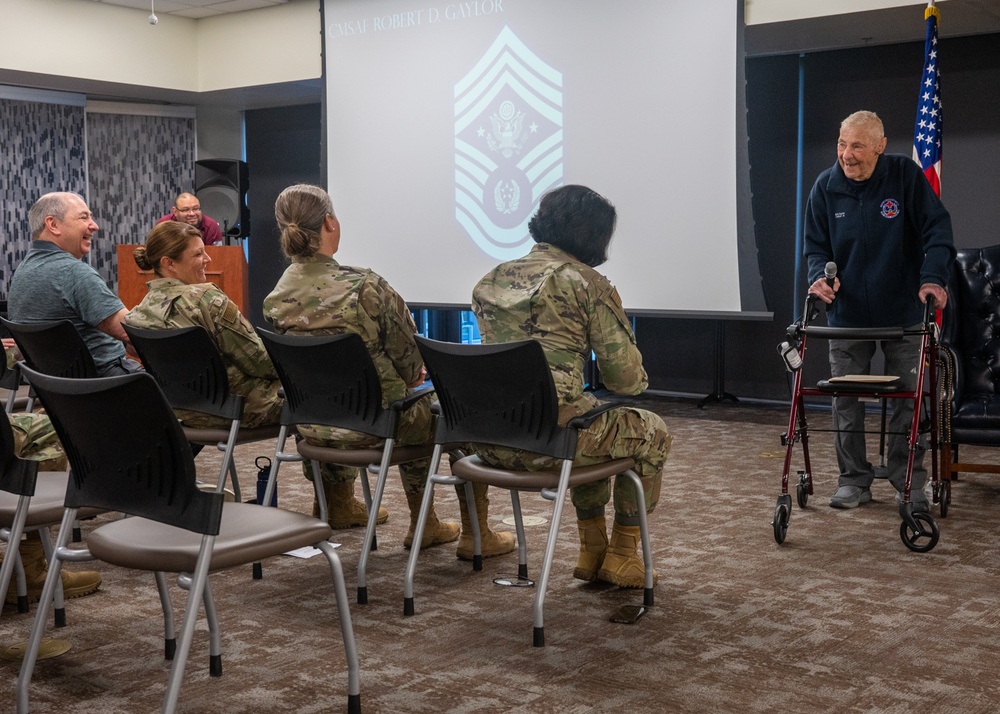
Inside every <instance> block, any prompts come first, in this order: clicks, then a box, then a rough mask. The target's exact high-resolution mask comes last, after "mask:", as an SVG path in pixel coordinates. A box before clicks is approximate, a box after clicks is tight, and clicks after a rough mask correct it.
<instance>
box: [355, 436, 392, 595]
mask: <svg viewBox="0 0 1000 714" xmlns="http://www.w3.org/2000/svg"><path fill="white" fill-rule="evenodd" d="M393 442H394V439H386V440H385V447H384V448H383V449H382V463H381V464H379V469H378V478H377V479H376V480H375V495H374V497H373V498H372V499H371V502H370V503H369V504H368V523H367V524H366V525H365V541H364V545H362V546H361V554H360V556H359V557H358V604H359V605H365V604H367V602H368V584H367V581H366V580H365V575H366V571H367V569H368V554H369V553H370V552H371V551H372V550H373V547H372V546H373V545H374V544H375V526H376V524H377V523H378V509H379V506H381V505H382V493H383V491H385V482H386V479H387V477H388V475H389V463H390V462H391V461H392V446H393ZM367 480H368V477H367V476H365V481H367Z"/></svg>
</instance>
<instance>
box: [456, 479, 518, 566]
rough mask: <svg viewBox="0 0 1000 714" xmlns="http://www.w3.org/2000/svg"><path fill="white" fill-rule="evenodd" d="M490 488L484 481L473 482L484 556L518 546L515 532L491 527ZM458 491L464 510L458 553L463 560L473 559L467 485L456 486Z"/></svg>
mask: <svg viewBox="0 0 1000 714" xmlns="http://www.w3.org/2000/svg"><path fill="white" fill-rule="evenodd" d="M487 489H489V486H487V485H486V484H484V483H475V484H472V491H473V494H475V500H476V515H477V516H478V520H479V544H480V545H481V546H482V555H483V557H484V558H492V557H493V556H494V555H503V554H504V553H509V552H511V551H512V550H514V548H516V547H517V538H516V536H515V535H514V534H513V533H497V532H496V531H494V530H492V529H491V528H490V523H489V517H488V516H489V513H488V512H489V507H490V499H489V498H488V497H487V495H486V491H487ZM455 490H456V491H457V492H458V505H459V507H460V508H461V510H462V535H461V536H460V537H459V539H458V550H457V551H456V553H455V554H456V555H457V556H458V557H459V558H461V559H462V560H472V557H473V554H472V551H473V546H474V543H473V540H472V519H471V518H470V517H469V508H468V506H467V505H466V503H465V487H464V486H455Z"/></svg>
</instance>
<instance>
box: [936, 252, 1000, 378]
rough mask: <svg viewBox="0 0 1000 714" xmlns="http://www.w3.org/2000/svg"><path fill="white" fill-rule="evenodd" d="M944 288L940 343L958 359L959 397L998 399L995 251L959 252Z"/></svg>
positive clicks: (999, 316)
mask: <svg viewBox="0 0 1000 714" xmlns="http://www.w3.org/2000/svg"><path fill="white" fill-rule="evenodd" d="M948 287H949V292H950V298H949V300H948V303H947V305H945V309H944V316H943V329H942V334H941V343H942V344H943V345H947V346H949V347H952V348H953V349H954V351H955V352H956V353H957V354H958V358H959V360H960V361H961V364H960V365H959V369H961V370H962V375H963V380H962V383H963V385H964V392H965V394H966V395H968V394H991V395H993V394H1000V340H997V339H996V335H998V334H1000V245H994V246H990V247H988V248H970V249H966V250H960V251H958V255H957V256H956V259H955V265H954V267H953V268H952V274H951V280H950V281H949V285H948ZM956 396H959V395H956Z"/></svg>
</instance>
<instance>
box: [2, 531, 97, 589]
mask: <svg viewBox="0 0 1000 714" xmlns="http://www.w3.org/2000/svg"><path fill="white" fill-rule="evenodd" d="M8 547H9V546H8ZM18 552H19V553H20V554H21V562H22V563H23V564H24V577H25V580H26V581H27V585H28V602H29V603H33V602H38V598H40V597H41V596H42V586H43V585H45V577H46V576H47V575H48V563H46V562H45V549H44V548H42V539H41V536H40V535H39V533H38V531H28V537H27V539H25V540H23V541H21V545H20V547H19V548H18ZM59 574H60V576H62V584H63V597H64V598H66V599H67V600H68V599H70V598H75V597H83V596H84V595H90V594H91V593H93V592H96V591H97V589H98V588H99V587H101V574H100V573H98V572H96V571H94V570H83V571H79V572H73V571H72V570H66V568H65V567H63V569H62V571H61V572H60V573H59ZM6 601H7V602H8V603H9V604H11V605H14V604H16V603H17V581H16V580H15V579H14V578H11V583H10V587H9V588H8V589H7V597H6Z"/></svg>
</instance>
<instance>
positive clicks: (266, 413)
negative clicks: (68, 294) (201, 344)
mask: <svg viewBox="0 0 1000 714" xmlns="http://www.w3.org/2000/svg"><path fill="white" fill-rule="evenodd" d="M133 258H134V259H135V263H136V265H138V266H139V268H140V269H142V270H152V271H153V272H154V273H156V278H155V279H153V280H150V281H149V282H148V283H146V285H147V287H148V288H149V292H148V293H147V294H146V297H144V298H143V299H142V302H141V303H139V304H138V305H136V306H135V307H134V308H132V310H131V312H129V313H128V315H126V316H125V322H127V323H128V324H129V325H134V326H136V327H146V328H150V329H154V330H156V329H167V328H173V327H191V326H193V325H200V326H201V327H204V328H205V329H206V330H207V331H208V334H209V335H210V336H211V337H212V340H213V341H214V342H215V344H216V346H218V348H219V352H220V353H221V354H222V360H223V362H224V363H225V365H226V375H227V376H228V378H229V389H230V390H231V391H232V392H233V393H234V394H239V395H241V396H242V397H243V398H244V405H243V419H242V422H241V423H242V425H243V426H245V427H248V428H254V427H258V426H263V425H265V424H276V423H278V419H279V418H280V416H281V406H282V399H281V397H279V396H278V388H279V387H280V386H281V384H280V383H279V382H278V375H277V373H276V372H275V371H274V365H273V364H271V358H270V357H268V356H267V351H266V350H265V349H264V345H263V343H262V342H261V341H260V338H259V337H258V336H257V333H256V332H254V329H253V327H252V326H251V325H250V322H249V321H248V320H247V319H246V318H245V317H243V315H241V314H240V311H239V309H238V308H237V307H236V304H235V303H234V302H233V301H232V300H230V299H229V297H228V296H227V295H226V294H225V293H224V292H222V290H221V289H219V288H218V287H217V286H216V285H213V284H212V283H210V282H208V279H207V278H206V277H205V268H206V267H208V265H209V263H211V262H212V259H211V258H210V257H209V256H208V254H207V253H206V252H205V244H204V243H203V242H202V239H201V233H200V232H199V231H198V229H197V228H196V227H195V226H192V225H188V224H187V223H179V222H177V221H166V222H165V223H160V224H158V225H157V226H156V227H155V228H153V230H151V231H150V232H149V235H148V236H147V237H146V245H144V246H139V247H138V248H136V249H135V251H134V252H133ZM176 413H177V417H178V418H179V419H181V421H183V422H184V424H185V425H187V426H191V427H195V428H217V427H228V426H229V422H228V420H226V419H222V418H221V417H214V416H209V415H207V414H199V413H196V412H190V411H184V410H181V409H178V410H176Z"/></svg>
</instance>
